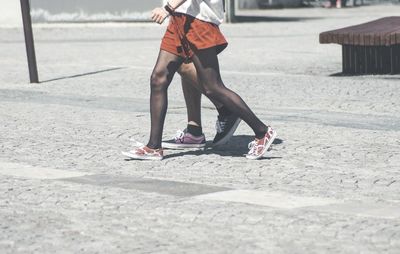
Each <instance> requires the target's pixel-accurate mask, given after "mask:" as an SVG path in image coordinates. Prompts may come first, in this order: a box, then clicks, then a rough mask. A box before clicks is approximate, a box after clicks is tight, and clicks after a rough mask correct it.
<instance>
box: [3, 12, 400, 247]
mask: <svg viewBox="0 0 400 254" xmlns="http://www.w3.org/2000/svg"><path fill="white" fill-rule="evenodd" d="M399 11H400V6H398V5H397V6H366V7H360V8H348V9H341V10H331V9H330V10H323V9H299V10H282V11H279V10H276V11H271V12H269V13H267V14H268V15H276V16H277V17H283V16H292V17H296V18H293V19H287V20H285V19H282V18H277V19H276V21H273V22H258V23H241V24H234V25H226V24H225V25H223V26H222V30H223V32H224V33H225V35H226V37H227V38H228V40H229V42H230V45H229V47H228V49H227V50H226V52H224V53H223V54H221V57H220V62H221V69H222V74H223V78H224V81H225V83H226V84H227V85H228V86H229V87H231V88H232V89H233V90H235V91H237V92H238V93H239V94H240V95H241V96H242V97H243V98H244V99H245V100H246V101H247V102H248V104H249V105H250V106H251V108H252V109H254V111H255V112H256V113H257V114H258V115H259V116H260V117H261V118H262V119H263V120H264V121H267V122H268V123H270V124H271V125H272V126H274V127H275V128H276V129H277V131H278V134H279V139H278V142H276V144H275V145H274V146H273V150H272V151H271V152H270V153H269V154H268V156H267V157H266V158H265V159H264V160H261V161H248V160H246V159H245V158H244V157H243V154H244V153H246V151H247V143H248V142H249V141H250V140H251V138H252V136H251V130H250V129H249V128H248V127H247V126H246V125H245V124H244V123H242V124H241V125H240V126H239V129H238V130H237V132H236V134H235V136H234V137H233V138H232V140H231V141H230V142H229V144H228V145H226V146H225V147H224V148H223V149H220V150H212V149H207V150H205V151H198V150H195V151H193V150H192V151H168V152H167V157H166V159H165V160H163V161H161V162H139V161H128V160H125V159H124V158H123V157H122V156H121V155H120V151H121V150H125V149H127V148H128V147H129V145H130V141H129V140H130V138H135V139H136V140H139V141H143V142H145V141H146V139H147V137H148V133H149V114H148V96H149V86H148V79H149V75H150V72H151V69H152V66H153V64H154V61H155V58H156V56H157V49H158V46H159V43H160V37H161V36H162V34H163V32H164V29H165V27H160V26H158V25H152V24H100V25H86V24H81V25H38V26H36V27H35V29H34V30H35V31H34V32H35V37H36V43H37V44H36V47H37V58H38V64H39V72H40V78H41V80H42V81H43V82H42V83H41V84H35V85H30V84H27V66H26V57H25V51H24V50H25V49H24V43H23V34H22V31H21V29H10V28H8V29H6V28H0V67H1V69H0V102H1V103H0V250H1V253H393V254H394V253H400V199H399V197H400V177H399V164H400V138H399V134H400V114H399V113H400V103H399V98H400V85H399V80H400V77H399V76H398V75H394V76H386V75H383V76H355V77H348V76H347V77H346V76H340V75H335V74H337V73H339V72H340V71H341V49H340V47H339V46H338V45H319V44H318V34H319V33H320V32H322V31H326V30H329V29H333V28H338V27H343V26H347V25H351V24H358V23H362V22H365V21H368V20H372V19H375V18H379V17H383V16H393V15H398V13H399ZM267 88H268V90H266V89H267ZM264 91H267V97H262V94H264V93H263V92H264ZM169 97H170V104H169V111H168V115H167V119H166V126H165V138H169V137H170V136H172V135H174V133H175V130H177V129H180V128H183V127H184V125H185V119H186V111H185V107H184V101H183V96H182V92H181V90H180V84H179V78H178V77H176V79H175V81H174V82H173V84H171V87H170V91H169ZM215 117H216V112H215V110H213V108H212V105H211V104H210V103H209V102H208V101H207V100H204V105H203V119H204V123H203V124H204V131H205V134H206V136H207V137H208V139H212V137H213V135H214V121H215Z"/></svg>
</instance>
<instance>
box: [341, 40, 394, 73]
mask: <svg viewBox="0 0 400 254" xmlns="http://www.w3.org/2000/svg"><path fill="white" fill-rule="evenodd" d="M342 71H343V73H344V74H350V75H363V74H397V73H400V45H395V46H391V47H386V46H353V45H342Z"/></svg>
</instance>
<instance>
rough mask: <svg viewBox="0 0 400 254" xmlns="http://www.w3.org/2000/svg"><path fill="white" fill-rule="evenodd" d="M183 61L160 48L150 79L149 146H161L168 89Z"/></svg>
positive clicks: (156, 147) (154, 147) (155, 147)
mask: <svg viewBox="0 0 400 254" xmlns="http://www.w3.org/2000/svg"><path fill="white" fill-rule="evenodd" d="M182 62H183V59H182V58H181V57H179V56H176V55H174V54H171V53H169V52H166V51H164V50H160V53H159V55H158V59H157V62H156V65H155V67H154V70H153V73H152V74H151V79H150V88H151V95H150V114H151V131H150V139H149V142H148V143H147V147H149V148H152V149H158V148H161V139H162V132H163V127H164V120H165V115H166V113H167V107H168V93H167V89H168V86H169V84H170V83H171V81H172V78H173V77H174V74H175V72H176V71H177V70H178V68H179V66H181V64H182Z"/></svg>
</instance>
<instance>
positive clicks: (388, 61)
mask: <svg viewBox="0 0 400 254" xmlns="http://www.w3.org/2000/svg"><path fill="white" fill-rule="evenodd" d="M319 41H320V43H336V44H340V45H342V58H343V59H342V68H343V73H344V74H353V75H354V74H356V75H360V74H399V73H400V17H386V18H381V19H378V20H374V21H371V22H368V23H363V24H360V25H356V26H349V27H345V28H342V29H337V30H332V31H327V32H323V33H321V34H320V35H319Z"/></svg>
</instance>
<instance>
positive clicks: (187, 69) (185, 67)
mask: <svg viewBox="0 0 400 254" xmlns="http://www.w3.org/2000/svg"><path fill="white" fill-rule="evenodd" d="M178 73H179V75H181V76H182V77H187V78H188V77H190V76H193V75H195V73H196V69H195V68H194V65H193V63H188V64H186V63H184V64H181V66H180V67H179V69H178Z"/></svg>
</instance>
